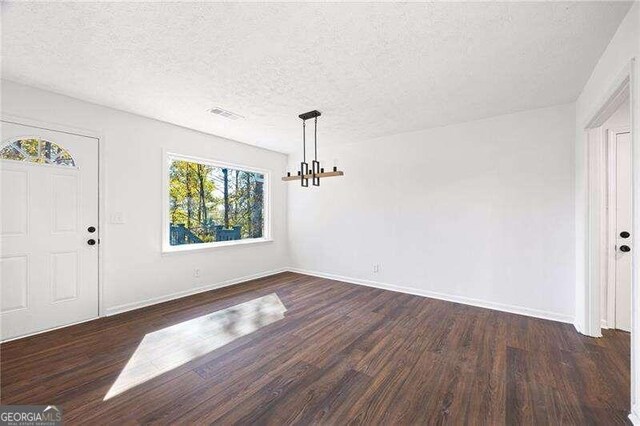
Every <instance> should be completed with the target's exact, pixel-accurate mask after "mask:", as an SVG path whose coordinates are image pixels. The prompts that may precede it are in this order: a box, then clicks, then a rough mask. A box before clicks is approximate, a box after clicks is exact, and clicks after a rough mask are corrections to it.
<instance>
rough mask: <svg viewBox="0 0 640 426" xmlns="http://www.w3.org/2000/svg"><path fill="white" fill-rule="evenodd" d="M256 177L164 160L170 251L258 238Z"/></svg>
mask: <svg viewBox="0 0 640 426" xmlns="http://www.w3.org/2000/svg"><path fill="white" fill-rule="evenodd" d="M264 183H265V176H264V174H262V173H257V172H252V171H247V170H241V169H234V168H228V167H224V166H218V165H215V163H200V162H195V161H191V160H183V159H177V158H170V161H169V224H168V226H169V237H170V241H169V243H170V245H171V246H176V245H183V244H202V243H215V242H220V241H233V240H243V239H255V238H263V237H264V232H265V226H264V216H265V215H264V209H265V206H264V200H265V197H264V190H265V189H264Z"/></svg>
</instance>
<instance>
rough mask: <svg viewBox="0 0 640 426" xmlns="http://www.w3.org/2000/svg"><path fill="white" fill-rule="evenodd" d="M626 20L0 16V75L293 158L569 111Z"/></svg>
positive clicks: (599, 10) (163, 10)
mask: <svg viewBox="0 0 640 426" xmlns="http://www.w3.org/2000/svg"><path fill="white" fill-rule="evenodd" d="M629 6H630V3H621V2H575V3H573V2H570V3H559V2H543V3H423V4H416V3H411V4H406V3H405V4H397V3H396V4H392V3H378V4H371V3H369V4H363V3H359V4H355V3H351V4H336V3H333V4H330V3H320V4H310V3H306V4H294V3H280V4H275V3H274V4H268V3H258V4H247V3H234V4H229V3H227V4H222V3H217V4H214V3H171V4H167V3H164V4H162V3H49V4H47V3H7V2H3V5H2V12H3V13H2V15H3V16H2V50H3V52H2V72H3V78H7V79H10V80H14V81H18V82H23V83H26V84H30V85H33V86H37V87H41V88H45V89H49V90H53V91H56V92H60V93H64V94H67V95H70V96H74V97H77V98H80V99H84V100H88V101H91V102H95V103H99V104H103V105H107V106H111V107H114V108H118V109H122V110H126V111H131V112H135V113H138V114H141V115H145V116H148V117H153V118H157V119H160V120H164V121H168V122H171V123H175V124H179V125H182V126H185V127H190V128H193V129H197V130H201V131H204V132H208V133H212V134H217V135H220V136H225V137H228V138H231V139H235V140H238V141H242V142H246V143H249V144H253V145H257V146H261V147H265V148H269V149H274V150H278V151H283V152H292V151H294V150H297V149H298V148H299V145H300V143H301V142H300V134H301V126H300V122H299V119H298V118H297V115H298V114H299V113H301V112H305V111H308V110H311V109H319V110H320V111H322V112H323V116H322V117H321V119H320V122H319V141H320V148H321V147H322V143H350V142H355V141H360V140H364V139H368V138H374V137H379V136H384V135H389V134H394V133H401V132H407V131H413V130H419V129H424V128H428V127H434V126H440V125H446V124H452V123H457V122H464V121H469V120H474V119H479V118H483V117H490V116H494V115H498V114H504V113H510V112H515V111H520V110H526V109H531V108H537V107H543V106H549V105H555V104H561V103H567V102H571V101H573V100H575V99H576V97H577V96H578V94H579V92H580V90H581V89H582V87H583V86H584V84H585V82H586V80H587V78H588V77H589V75H590V73H591V70H592V69H593V67H594V65H595V64H596V62H597V60H598V58H599V56H600V54H601V53H602V52H603V50H604V49H605V47H606V45H607V43H608V42H609V40H610V39H611V37H612V36H613V34H614V32H615V30H616V28H617V27H618V25H619V23H620V21H621V20H622V18H623V17H624V15H625V13H626V12H627V10H628V9H629ZM214 106H220V107H222V108H225V109H227V110H230V111H232V112H235V113H238V114H240V115H243V116H244V117H245V118H244V119H242V120H237V121H231V120H228V119H224V118H220V117H216V116H213V115H211V114H209V113H208V112H207V110H208V109H210V108H211V107H214Z"/></svg>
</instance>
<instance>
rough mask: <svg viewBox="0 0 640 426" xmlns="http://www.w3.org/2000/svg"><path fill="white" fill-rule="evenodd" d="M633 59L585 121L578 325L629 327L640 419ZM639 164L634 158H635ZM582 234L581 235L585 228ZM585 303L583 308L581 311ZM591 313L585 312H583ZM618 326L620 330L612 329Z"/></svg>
mask: <svg viewBox="0 0 640 426" xmlns="http://www.w3.org/2000/svg"><path fill="white" fill-rule="evenodd" d="M636 84H637V82H636V79H635V62H634V60H631V61H630V62H629V64H628V65H627V66H626V67H625V69H624V70H623V71H622V72H621V73H620V74H619V76H618V78H617V79H616V80H615V81H614V84H613V85H612V86H611V87H610V90H609V92H608V94H607V96H606V97H605V98H604V102H602V103H601V104H597V105H593V107H594V111H595V112H594V114H593V116H592V117H591V119H590V121H589V122H588V123H586V125H585V127H584V132H585V137H586V148H587V149H586V153H587V154H586V158H585V159H586V163H585V169H586V181H585V183H586V195H587V197H586V210H585V220H586V222H585V228H584V231H579V232H584V234H582V235H584V238H585V240H584V242H585V246H584V248H585V260H586V269H585V273H586V276H585V280H584V283H585V287H584V289H585V292H584V298H581V299H579V300H582V302H583V303H584V304H582V305H579V306H578V309H579V311H578V314H577V316H578V318H577V321H578V322H577V324H576V327H578V329H579V330H580V332H582V333H583V334H586V335H588V336H592V337H601V336H603V329H604V330H605V332H604V335H605V338H606V336H607V335H609V334H610V333H624V334H626V333H627V332H629V333H630V336H629V338H630V352H631V353H630V360H631V363H630V376H631V377H630V378H631V380H630V381H631V392H630V396H631V398H630V399H631V401H630V402H631V404H630V405H631V410H630V411H631V413H630V418H632V419H638V418H640V417H638V416H637V413H638V410H639V407H640V404H639V403H638V397H639V395H640V391H639V389H638V387H639V385H640V383H638V381H637V380H635V377H636V375H637V371H638V366H639V365H640V352H639V351H638V350H637V346H638V333H637V330H638V329H639V320H640V317H639V314H640V299H639V298H638V290H639V289H638V278H637V277H638V276H639V275H638V274H639V273H640V264H639V263H638V260H637V256H636V249H638V248H640V243H638V244H636V243H635V242H636V241H638V232H637V227H638V224H639V222H640V221H638V220H636V218H637V217H638V216H639V214H640V210H638V205H637V200H639V199H640V173H639V172H640V168H639V167H638V164H640V163H638V161H636V160H634V159H637V158H639V157H640V146H639V145H638V142H637V137H638V134H640V132H638V121H637V120H638V117H636V116H635V115H634V114H635V113H634V111H637V108H638V106H637V102H638V97H637V95H638V90H637V87H636ZM634 163H635V164H634ZM579 235H580V234H579ZM582 309H584V310H582ZM583 315H584V316H583ZM606 329H615V330H606Z"/></svg>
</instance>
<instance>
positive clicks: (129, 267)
mask: <svg viewBox="0 0 640 426" xmlns="http://www.w3.org/2000/svg"><path fill="white" fill-rule="evenodd" d="M2 108H3V114H12V115H17V116H21V117H26V118H29V119H33V120H39V121H45V122H49V123H56V124H61V125H65V126H70V127H74V128H82V129H89V130H91V131H94V132H99V133H100V134H101V135H102V137H103V139H102V141H101V142H102V143H103V144H104V157H105V158H104V159H103V161H102V164H103V165H104V166H106V170H105V176H106V182H105V184H106V214H107V217H109V216H110V215H111V214H112V213H113V212H116V211H118V212H123V213H124V216H125V220H126V223H125V224H122V225H116V224H107V226H106V229H102V230H101V239H102V242H103V245H102V247H101V249H102V250H103V256H104V257H103V260H104V262H103V266H104V280H103V286H104V301H103V303H104V305H103V306H104V307H105V308H106V309H107V312H110V313H111V312H116V311H119V310H122V309H128V308H132V307H135V306H139V305H141V304H144V303H145V302H148V301H158V300H162V299H164V298H168V297H171V296H172V295H177V294H184V293H188V292H191V291H194V290H197V289H199V288H201V287H207V286H215V285H219V284H222V283H225V282H228V281H234V280H237V279H241V278H244V277H249V276H252V275H254V274H262V273H265V272H269V271H274V270H278V269H281V268H284V267H286V266H287V265H288V251H287V248H288V237H287V226H286V214H285V210H286V203H287V201H286V189H285V186H284V185H283V184H282V182H280V181H279V176H280V174H281V173H282V170H284V168H285V166H286V161H287V157H286V156H285V155H283V154H279V153H276V152H272V151H267V150H264V149H259V148H254V147H251V146H249V145H245V144H241V143H238V142H233V141H230V140H227V139H223V138H220V137H216V136H211V135H207V134H203V133H199V132H196V131H192V130H188V129H185V128H181V127H178V126H174V125H171V124H167V123H163V122H160V121H156V120H152V119H148V118H144V117H140V116H137V115H133V114H128V113H125V112H122V111H117V110H114V109H110V108H106V107H102V106H98V105H94V104H90V103H87V102H83V101H80V100H77V99H72V98H69V97H65V96H61V95H58V94H54V93H51V92H46V91H42V90H38V89H35V88H31V87H27V86H23V85H19V84H15V83H13V82H8V81H2ZM212 119H214V118H212ZM163 149H166V150H169V151H171V152H175V153H181V154H188V155H194V156H199V157H204V158H211V159H216V160H222V161H227V162H231V163H235V164H244V165H248V166H253V167H257V168H263V169H268V170H271V171H272V180H273V182H272V187H271V191H272V192H271V199H272V208H271V212H272V236H273V239H274V241H273V242H270V243H261V244H255V245H243V246H235V247H224V248H215V249H210V250H206V251H199V252H187V253H172V254H165V255H163V254H162V253H161V235H162V233H161V231H162V223H161V222H162V196H163V187H162V167H163V166H164V160H163V157H162V152H163V151H162V150H163ZM194 268H200V269H201V276H200V278H194Z"/></svg>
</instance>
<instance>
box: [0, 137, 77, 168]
mask: <svg viewBox="0 0 640 426" xmlns="http://www.w3.org/2000/svg"><path fill="white" fill-rule="evenodd" d="M0 159H2V160H14V161H25V162H27V163H38V164H53V165H57V166H64V167H75V166H76V162H75V160H74V159H73V157H72V156H71V154H70V153H69V151H67V150H66V149H64V148H62V147H61V146H60V145H58V144H56V143H53V142H49V141H46V140H44V139H38V138H24V139H18V140H15V141H13V142H11V143H8V144H6V145H4V146H3V147H2V149H0Z"/></svg>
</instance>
